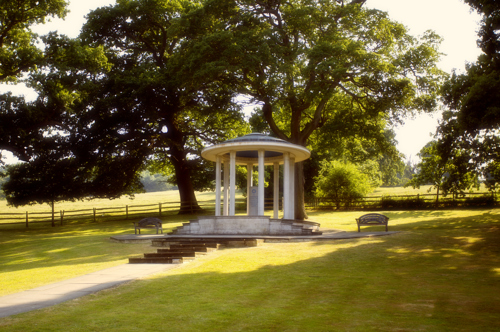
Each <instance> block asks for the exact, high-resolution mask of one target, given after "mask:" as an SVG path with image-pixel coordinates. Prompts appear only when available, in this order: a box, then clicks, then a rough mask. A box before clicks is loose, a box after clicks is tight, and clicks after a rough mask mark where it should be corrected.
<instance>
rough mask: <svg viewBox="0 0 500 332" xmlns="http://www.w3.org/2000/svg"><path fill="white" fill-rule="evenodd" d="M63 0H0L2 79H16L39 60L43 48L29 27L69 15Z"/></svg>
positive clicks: (0, 61) (0, 60)
mask: <svg viewBox="0 0 500 332" xmlns="http://www.w3.org/2000/svg"><path fill="white" fill-rule="evenodd" d="M66 6H67V2H66V1H64V0H39V1H33V0H2V2H0V22H1V23H0V82H3V81H16V80H17V78H19V77H20V76H21V74H22V73H23V72H26V71H28V70H29V69H31V68H33V67H35V66H36V65H38V64H40V63H41V62H42V60H43V56H42V51H41V50H40V49H39V48H38V47H37V45H36V41H37V37H38V36H37V35H36V34H34V33H33V32H32V31H31V30H30V27H31V26H32V25H35V24H40V23H44V22H45V21H46V19H47V18H48V17H60V18H63V17H64V16H66V13H67V10H66Z"/></svg>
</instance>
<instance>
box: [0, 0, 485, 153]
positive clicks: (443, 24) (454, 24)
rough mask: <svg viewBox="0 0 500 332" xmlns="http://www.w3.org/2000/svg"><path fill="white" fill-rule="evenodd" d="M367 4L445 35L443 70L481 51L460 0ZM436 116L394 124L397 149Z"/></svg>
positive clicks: (410, 147)
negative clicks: (398, 124)
mask: <svg viewBox="0 0 500 332" xmlns="http://www.w3.org/2000/svg"><path fill="white" fill-rule="evenodd" d="M114 3H115V1H114V0H83V1H82V0H78V1H77V0H73V1H70V4H69V9H70V13H69V14H68V15H67V17H66V19H65V20H64V21H63V20H60V19H52V22H50V23H47V24H45V25H43V26H39V27H36V28H35V29H34V30H35V31H36V32H37V33H39V34H40V35H43V34H46V33H48V32H49V31H54V30H57V31H58V32H59V33H61V34H65V35H68V36H70V37H76V36H78V34H79V33H80V29H81V27H82V25H83V24H84V22H85V15H87V13H88V12H89V11H90V10H92V9H95V8H98V7H103V6H107V5H110V4H114ZM367 5H368V6H369V7H373V8H377V9H380V10H384V11H387V12H388V13H389V16H390V17H391V18H392V19H393V20H396V21H398V22H400V23H403V24H404V25H405V26H407V27H408V28H409V29H410V33H411V34H412V35H414V36H418V35H421V34H423V32H424V31H426V30H429V29H431V30H434V31H436V32H437V33H438V34H439V35H440V36H441V37H443V38H444V41H443V43H442V44H441V48H440V50H441V52H442V53H444V54H445V55H444V56H443V58H442V60H441V62H440V67H441V69H443V70H444V71H446V72H449V73H451V71H452V69H457V71H463V70H464V68H465V63H466V62H475V61H476V59H477V56H478V55H479V54H480V51H479V49H478V48H477V46H476V40H477V38H478V37H477V30H478V29H479V25H478V24H479V21H480V17H479V16H478V15H477V14H476V13H471V11H470V7H469V6H468V5H466V4H464V3H463V1H462V0H368V1H367ZM8 90H10V91H12V92H13V93H14V94H24V95H25V96H26V97H27V98H34V94H33V93H29V92H27V91H26V89H25V88H23V87H22V86H19V87H16V86H7V87H5V86H3V87H0V92H3V91H8ZM438 119H440V114H435V115H421V116H418V117H417V118H415V119H413V120H408V121H406V124H405V125H404V126H401V127H396V128H395V130H396V139H397V140H398V142H399V144H398V149H399V151H401V152H402V153H404V154H405V155H406V157H407V158H410V157H411V159H412V160H414V161H415V160H416V159H417V157H416V154H417V153H418V152H419V151H420V149H421V148H422V147H423V146H424V145H425V144H426V143H427V142H429V141H430V140H431V139H432V137H431V134H432V133H434V132H435V129H436V125H437V121H438Z"/></svg>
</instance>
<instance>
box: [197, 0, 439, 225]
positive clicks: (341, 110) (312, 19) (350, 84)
mask: <svg viewBox="0 0 500 332" xmlns="http://www.w3.org/2000/svg"><path fill="white" fill-rule="evenodd" d="M364 4H365V1H359V0H353V1H348V0H346V1H316V0H290V1H284V0H257V1H250V0H248V1H247V0H214V1H209V2H208V3H207V5H206V7H205V8H206V14H212V15H213V17H214V19H215V18H217V19H218V21H219V22H220V23H219V24H220V25H221V30H222V31H223V32H224V36H225V37H226V38H228V39H231V40H232V41H233V42H232V43H227V44H228V45H229V46H228V48H227V49H225V51H220V52H219V53H220V54H221V56H223V55H228V57H227V58H226V61H227V62H228V68H231V71H233V72H235V73H236V77H237V79H238V81H239V87H238V91H239V93H241V94H243V95H246V96H248V97H251V98H252V100H253V101H254V102H255V103H258V104H260V105H261V107H262V114H263V117H264V118H265V120H266V122H267V124H268V125H269V127H270V129H271V131H272V133H273V134H274V135H276V136H277V137H279V138H282V139H285V140H287V141H290V142H292V143H295V144H300V145H302V146H308V139H309V138H310V137H311V135H312V134H313V133H314V132H315V131H316V130H318V128H321V127H322V126H324V125H325V124H327V123H328V122H329V121H335V122H336V123H337V124H338V125H339V126H343V127H344V128H345V131H348V130H357V131H358V132H360V133H361V135H362V133H363V127H362V126H361V127H359V126H357V125H354V123H353V121H352V118H359V115H358V114H361V115H362V116H361V117H362V118H363V119H364V123H365V124H367V125H368V124H369V123H370V122H381V121H399V120H401V119H402V118H404V117H405V116H407V115H408V114H413V113H414V112H419V111H424V112H430V111H432V110H434V108H435V106H436V100H435V97H436V96H435V94H436V91H437V88H438V86H439V82H440V80H441V78H442V75H443V73H442V72H441V71H440V70H438V68H437V67H436V62H437V61H438V58H439V52H438V51H437V47H438V45H439V43H440V38H439V37H438V36H437V35H436V34H434V33H433V32H428V33H426V34H425V35H424V36H422V37H421V38H420V39H418V38H415V37H412V36H410V35H409V34H408V33H407V30H406V29H405V27H404V26H403V25H401V24H399V23H396V22H393V21H391V20H390V19H389V17H388V15H387V13H385V12H381V11H378V10H375V9H368V8H365V6H364ZM217 46H219V45H217ZM296 176H297V179H296V181H295V183H296V188H295V192H296V195H297V197H296V199H295V201H296V202H297V205H296V207H297V208H296V212H295V215H296V217H297V218H305V217H306V213H305V210H304V204H303V200H304V191H303V188H304V180H303V170H302V164H298V165H297V171H296Z"/></svg>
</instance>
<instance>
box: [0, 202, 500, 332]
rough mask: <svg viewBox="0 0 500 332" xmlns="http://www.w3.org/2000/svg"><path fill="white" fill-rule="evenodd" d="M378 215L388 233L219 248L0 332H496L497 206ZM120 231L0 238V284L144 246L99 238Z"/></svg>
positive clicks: (341, 225)
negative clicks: (390, 232)
mask: <svg viewBox="0 0 500 332" xmlns="http://www.w3.org/2000/svg"><path fill="white" fill-rule="evenodd" d="M387 214H388V215H390V217H391V220H390V223H389V225H390V226H389V230H397V231H399V232H398V233H397V234H395V235H391V236H384V237H376V238H360V239H352V240H336V241H326V242H298V243H273V244H264V245H262V246H259V247H253V248H238V249H224V250H219V251H216V252H214V253H211V254H209V255H206V256H203V257H200V258H197V259H196V260H195V261H193V262H191V263H188V264H185V265H182V266H179V267H178V268H176V269H173V270H170V271H168V272H165V273H161V274H157V275H154V276H150V277H148V278H144V279H142V280H138V281H135V282H132V283H128V284H126V285H123V286H120V287H117V288H114V289H110V290H106V291H103V292H99V293H97V294H94V295H91V296H87V297H84V298H80V299H78V300H75V301H70V302H67V303H63V304H60V305H57V306H55V307H51V308H47V309H43V310H38V311H35V312H30V313H25V314H22V315H18V316H15V317H10V318H4V319H0V330H2V329H3V330H6V331H7V330H8V331H33V330H36V331H44V330H47V331H59V330H64V331H94V330H99V331H138V330H140V331H161V330H168V331H497V330H498V329H497V327H498V318H499V317H500V308H499V306H498V289H500V210H467V211H416V212H387ZM357 215H359V213H358V212H341V213H323V212H321V213H319V212H314V213H311V220H314V221H318V220H317V219H320V220H321V221H320V222H321V223H322V227H328V228H334V229H335V228H336V229H345V230H350V231H356V230H357V228H356V224H355V221H354V218H355V217H357ZM316 218H317V219H316ZM391 222H392V224H391ZM100 227H102V228H100ZM127 227H128V226H125V225H123V224H121V223H118V222H116V223H111V224H96V225H94V226H93V227H92V228H91V229H89V230H87V231H86V233H85V235H82V237H81V239H80V241H79V240H78V236H77V234H78V229H76V228H74V229H73V230H72V231H68V232H61V234H58V233H57V232H49V231H42V230H37V231H33V232H32V233H30V235H34V237H35V238H37V239H30V236H26V234H25V233H23V232H13V233H11V234H9V235H8V236H7V235H5V234H3V233H0V236H2V238H1V240H6V241H8V242H9V243H8V245H4V243H2V244H0V250H2V252H1V254H2V255H0V260H1V259H3V254H4V253H6V254H8V255H10V259H12V260H13V264H12V265H10V266H9V267H8V268H9V270H8V271H7V270H6V267H4V265H3V264H1V263H2V262H7V261H8V260H4V261H0V266H1V268H0V269H1V270H0V277H2V278H0V283H2V282H4V283H3V284H0V289H1V288H3V287H14V286H15V276H14V275H17V276H18V277H20V276H23V269H25V271H24V272H26V273H24V274H25V275H33V274H39V273H40V274H45V275H46V276H47V277H50V275H51V273H52V274H54V275H56V274H58V273H60V271H61V270H62V269H66V270H71V269H81V270H80V272H81V273H83V272H82V271H84V270H85V269H87V270H91V269H95V268H98V266H97V264H103V266H104V265H107V264H108V265H109V264H119V263H120V262H123V261H124V260H126V257H127V255H128V254H130V253H132V252H134V253H138V252H139V253H141V252H146V251H152V250H151V249H153V248H148V247H142V245H130V244H119V243H112V242H109V241H108V237H109V235H110V234H123V233H124V232H127V231H128V232H129V233H130V228H127ZM81 229H82V230H84V229H85V228H83V227H82V228H81ZM368 229H369V228H368ZM59 230H60V231H61V230H62V229H59ZM373 230H377V231H381V232H383V231H384V230H383V229H380V228H378V229H376V228H375V227H374V228H373ZM363 231H364V229H363V230H362V232H363ZM37 240H38V242H39V246H38V249H37V247H36V245H35V243H36V242H37ZM72 241H74V244H73V245H71V242H72ZM17 249H19V252H20V253H21V254H19V252H17V251H16V250H17ZM23 257H24V258H23ZM38 258H41V259H42V260H37V259H38ZM28 259H33V262H32V263H29V264H28V263H27V261H28ZM24 260H26V261H24ZM86 265H87V266H86ZM33 272H35V273H33ZM3 277H6V279H8V280H10V284H7V283H6V282H5V281H2V279H3ZM20 283H25V281H20ZM135 313H140V314H135ZM35 323H36V325H35Z"/></svg>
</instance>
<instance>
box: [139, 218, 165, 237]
mask: <svg viewBox="0 0 500 332" xmlns="http://www.w3.org/2000/svg"><path fill="white" fill-rule="evenodd" d="M133 224H134V227H135V234H137V231H139V234H141V229H143V228H156V234H158V231H161V233H162V234H163V228H162V224H161V220H160V219H158V218H144V219H142V220H140V221H139V222H134V223H133Z"/></svg>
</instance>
